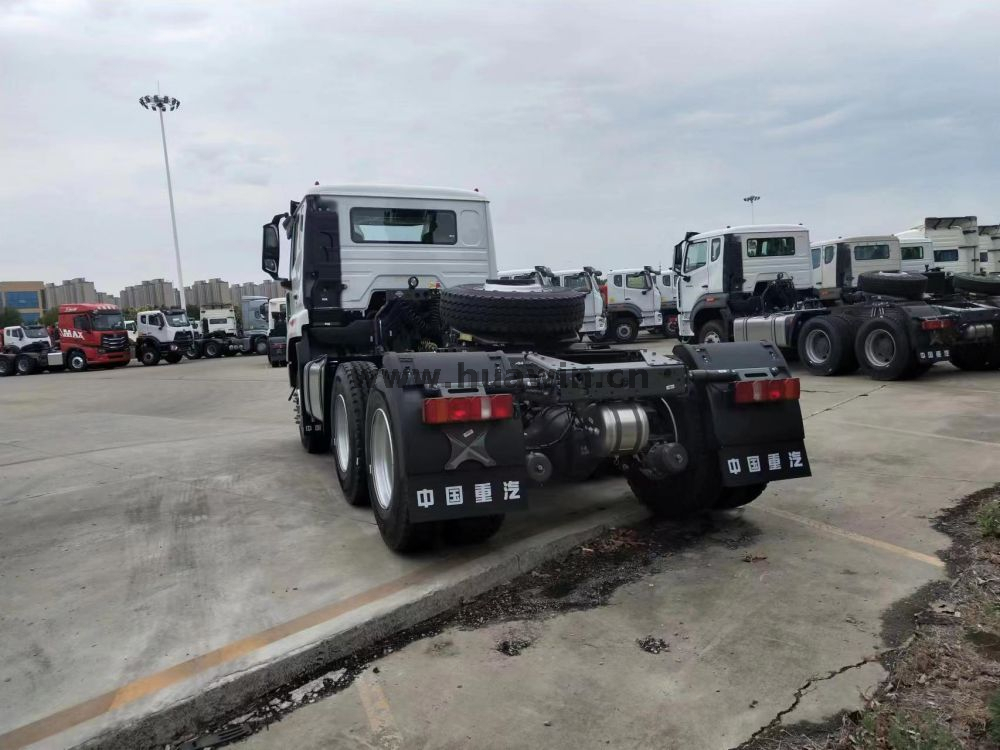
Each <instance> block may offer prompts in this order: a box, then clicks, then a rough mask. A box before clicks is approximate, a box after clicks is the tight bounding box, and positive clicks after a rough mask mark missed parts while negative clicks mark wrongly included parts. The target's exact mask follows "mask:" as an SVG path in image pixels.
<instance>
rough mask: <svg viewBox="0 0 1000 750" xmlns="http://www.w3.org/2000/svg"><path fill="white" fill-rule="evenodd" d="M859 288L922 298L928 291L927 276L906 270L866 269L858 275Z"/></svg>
mask: <svg viewBox="0 0 1000 750" xmlns="http://www.w3.org/2000/svg"><path fill="white" fill-rule="evenodd" d="M858 289H860V290H861V291H862V292H868V293H869V294H885V295H887V296H890V297H902V298H904V299H921V298H922V297H923V295H924V292H925V291H927V277H926V276H924V275H923V274H920V273H907V272H906V271H865V272H864V273H861V274H859V275H858Z"/></svg>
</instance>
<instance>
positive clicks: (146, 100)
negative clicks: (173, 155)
mask: <svg viewBox="0 0 1000 750" xmlns="http://www.w3.org/2000/svg"><path fill="white" fill-rule="evenodd" d="M139 104H141V105H142V107H143V109H148V110H151V111H154V112H156V113H157V114H158V115H159V116H160V137H161V138H162V139H163V164H164V165H165V166H166V168H167V196H168V197H169V198H170V226H171V227H173V230H174V258H175V259H176V260H177V292H178V294H179V295H180V298H181V309H183V310H185V311H186V310H187V299H185V297H184V275H183V274H182V273H181V248H180V244H179V243H178V242H177V216H176V214H175V213H174V186H173V184H172V183H171V181H170V159H169V158H168V157H167V131H166V129H165V128H164V127H163V113H164V112H173V111H174V110H175V109H177V108H178V107H179V106H181V103H180V102H179V101H178V100H177V99H174V98H173V97H172V96H160V95H159V94H155V95H150V96H144V97H142V98H140V99H139Z"/></svg>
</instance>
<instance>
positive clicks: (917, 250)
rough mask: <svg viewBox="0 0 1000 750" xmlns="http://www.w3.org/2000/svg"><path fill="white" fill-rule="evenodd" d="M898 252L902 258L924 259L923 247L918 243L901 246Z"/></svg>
mask: <svg viewBox="0 0 1000 750" xmlns="http://www.w3.org/2000/svg"><path fill="white" fill-rule="evenodd" d="M899 252H900V253H901V254H902V258H903V260H923V259H924V249H923V248H922V247H920V245H915V246H913V247H901V248H900V249H899Z"/></svg>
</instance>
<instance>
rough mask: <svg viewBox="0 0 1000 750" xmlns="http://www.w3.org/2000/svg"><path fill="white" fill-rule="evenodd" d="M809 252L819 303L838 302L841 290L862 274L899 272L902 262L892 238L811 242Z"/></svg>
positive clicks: (895, 241)
mask: <svg viewBox="0 0 1000 750" xmlns="http://www.w3.org/2000/svg"><path fill="white" fill-rule="evenodd" d="M811 249H812V267H813V274H814V275H813V279H814V285H815V286H816V289H817V292H818V294H819V297H820V299H822V300H835V299H839V298H840V296H841V294H842V292H843V291H844V290H850V289H854V288H856V287H857V285H858V277H859V276H860V275H861V274H862V273H865V272H866V271H899V270H900V265H901V262H902V260H901V255H900V244H899V238H898V237H896V236H895V235H862V236H857V237H838V238H837V239H835V240H826V241H825V242H814V243H813V244H812V245H811ZM817 263H818V264H819V265H817ZM904 270H905V269H904Z"/></svg>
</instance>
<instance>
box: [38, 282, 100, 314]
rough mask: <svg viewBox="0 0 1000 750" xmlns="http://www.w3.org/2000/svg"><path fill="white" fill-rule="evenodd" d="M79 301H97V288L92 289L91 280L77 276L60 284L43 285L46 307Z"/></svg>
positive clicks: (77, 302)
mask: <svg viewBox="0 0 1000 750" xmlns="http://www.w3.org/2000/svg"><path fill="white" fill-rule="evenodd" d="M81 302H97V290H96V289H94V282H93V281H87V280H86V279H84V278H77V279H70V280H69V281H63V283H61V284H46V285H45V307H46V309H48V308H53V307H59V305H71V304H74V303H75V304H79V303H81Z"/></svg>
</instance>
